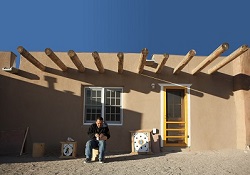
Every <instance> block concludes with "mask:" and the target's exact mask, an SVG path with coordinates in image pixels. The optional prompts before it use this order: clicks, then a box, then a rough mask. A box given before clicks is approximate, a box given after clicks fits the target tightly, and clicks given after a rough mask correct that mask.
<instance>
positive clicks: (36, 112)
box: [0, 52, 237, 155]
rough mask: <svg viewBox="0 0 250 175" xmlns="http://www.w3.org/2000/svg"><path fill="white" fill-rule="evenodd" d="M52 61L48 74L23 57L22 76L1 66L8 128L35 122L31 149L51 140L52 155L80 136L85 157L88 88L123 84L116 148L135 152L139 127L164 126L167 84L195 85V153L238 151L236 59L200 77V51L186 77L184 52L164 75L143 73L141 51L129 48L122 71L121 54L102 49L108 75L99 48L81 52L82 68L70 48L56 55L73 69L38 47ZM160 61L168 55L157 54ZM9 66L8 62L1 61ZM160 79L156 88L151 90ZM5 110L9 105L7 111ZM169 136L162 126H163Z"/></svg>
mask: <svg viewBox="0 0 250 175" xmlns="http://www.w3.org/2000/svg"><path fill="white" fill-rule="evenodd" d="M30 53H31V54H32V55H33V56H34V57H35V58H36V59H38V60H39V61H40V62H41V63H42V64H44V65H45V66H46V71H45V72H42V71H41V70H39V69H38V68H36V67H35V66H33V65H32V64H31V63H30V62H28V61H27V60H26V59H25V58H21V63H20V70H19V73H18V75H14V74H10V73H8V72H3V71H1V73H0V82H1V84H3V85H2V86H1V87H0V96H1V100H0V106H1V121H3V122H1V123H0V128H1V130H5V129H6V130H7V129H13V128H26V127H27V126H29V127H30V131H29V134H28V137H27V138H28V139H27V146H28V147H27V150H28V151H31V147H32V143H34V142H44V143H45V144H46V150H47V151H48V152H60V141H65V140H66V138H67V137H72V138H74V139H75V140H76V141H78V154H80V155H83V152H84V144H85V142H86V141H87V136H86V132H87V129H88V125H83V105H84V104H83V100H84V87H85V86H100V87H123V91H124V95H123V108H124V110H123V114H124V116H123V118H124V119H123V125H121V126H113V125H110V129H111V134H112V136H111V138H110V140H109V142H108V146H107V149H108V151H123V152H124V151H125V152H129V151H131V141H130V133H129V131H131V130H139V129H152V128H157V129H159V130H160V128H161V125H162V123H161V118H162V117H163V115H162V114H161V108H162V107H163V106H161V105H162V104H161V96H160V86H159V85H158V84H159V83H160V84H163V83H177V84H178V83H179V84H191V95H190V119H191V120H190V128H191V131H190V139H191V147H190V149H191V150H204V149H222V148H236V147H237V143H236V141H237V135H236V133H237V132H236V129H237V127H236V115H237V113H236V107H235V97H234V91H233V87H234V86H233V83H234V81H233V79H234V76H233V74H234V73H233V68H232V67H233V66H232V65H233V63H230V64H228V65H226V66H225V67H224V68H222V69H221V70H220V71H219V72H217V73H214V74H213V75H208V74H207V73H206V72H207V70H208V68H210V67H211V66H213V65H215V64H216V63H218V62H219V61H220V60H221V59H223V57H219V58H218V59H217V60H215V61H214V62H213V63H211V65H209V66H208V67H207V68H205V69H204V70H203V71H202V72H200V73H198V74H197V75H194V76H193V75H191V73H190V72H191V71H192V69H193V68H195V67H196V66H197V65H198V64H199V63H200V62H201V61H202V60H203V59H205V57H202V56H195V57H194V58H193V59H192V60H191V61H190V63H189V64H188V65H187V66H186V67H185V68H184V69H183V71H182V72H180V73H179V74H178V75H173V74H172V71H173V69H174V68H175V67H176V66H177V64H178V63H179V62H180V61H181V60H182V59H183V57H184V56H179V55H170V57H169V59H168V61H167V63H166V65H165V67H164V69H163V71H162V73H161V74H155V73H154V71H155V67H156V66H157V64H155V66H153V67H149V66H145V67H144V68H145V70H144V71H143V73H142V74H141V75H140V74H138V73H137V66H138V64H139V57H140V54H137V53H125V55H124V58H125V60H124V72H123V74H121V75H120V74H118V73H117V56H116V53H99V55H100V57H101V59H102V61H103V66H104V68H105V73H104V74H100V73H98V71H97V68H96V66H95V64H94V59H93V58H92V56H91V53H77V54H78V57H79V58H80V60H81V61H82V63H83V65H84V66H85V67H86V70H85V72H84V73H80V72H78V71H77V69H76V67H75V66H74V64H73V63H72V61H71V60H70V58H69V57H68V55H67V53H56V55H57V56H58V57H59V58H60V59H61V60H62V61H63V62H64V63H65V64H66V65H67V66H68V67H69V68H70V69H69V70H68V71H67V72H62V71H61V70H60V68H58V67H57V66H56V65H55V64H54V62H52V61H51V60H50V59H49V58H48V57H47V56H46V54H45V53H44V52H30ZM154 58H155V60H156V63H159V62H160V61H161V59H162V55H155V57H154ZM0 66H2V64H0ZM152 83H155V84H156V88H155V89H151V84H152ZM3 109H4V110H3ZM160 133H161V131H160Z"/></svg>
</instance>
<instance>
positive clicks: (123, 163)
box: [0, 150, 250, 175]
mask: <svg viewBox="0 0 250 175" xmlns="http://www.w3.org/2000/svg"><path fill="white" fill-rule="evenodd" d="M83 160H84V158H83V157H79V158H75V159H60V158H59V157H56V156H48V155H46V156H44V157H42V158H33V157H32V156H31V155H22V156H0V174H1V175H5V174H6V175H19V174H25V175H38V174H39V175H40V174H41V175H51V174H52V175H53V174H58V175H66V174H76V175H78V174H79V175H80V174H81V175H88V174H91V175H95V174H98V175H100V174H105V175H109V174H112V175H125V174H127V175H130V174H143V175H146V174H150V175H153V174H155V175H161V174H164V175H166V174H190V175H191V174H192V175H195V174H197V175H198V174H199V175H200V174H208V175H210V174H216V175H218V174H220V175H221V174H230V175H232V174H238V175H249V174H250V151H249V150H218V151H199V152H198V151H195V152H193V151H191V152H175V153H174V152H171V153H170V152H161V153H158V154H153V155H131V154H119V155H107V156H106V160H105V163H104V164H100V163H98V162H91V163H88V164H84V163H83Z"/></svg>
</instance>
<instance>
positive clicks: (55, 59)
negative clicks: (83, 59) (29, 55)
mask: <svg viewBox="0 0 250 175" xmlns="http://www.w3.org/2000/svg"><path fill="white" fill-rule="evenodd" d="M44 52H45V53H46V55H47V56H48V57H49V58H50V59H51V60H52V61H53V62H54V63H55V64H56V65H57V66H58V67H60V68H61V69H62V71H67V70H68V68H67V66H66V65H65V64H64V63H63V62H62V61H61V60H60V59H59V58H58V57H57V56H56V54H55V53H54V52H53V51H52V50H51V49H50V48H46V49H45V50H44Z"/></svg>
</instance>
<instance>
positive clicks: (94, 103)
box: [84, 88, 122, 124]
mask: <svg viewBox="0 0 250 175" xmlns="http://www.w3.org/2000/svg"><path fill="white" fill-rule="evenodd" d="M102 90H104V92H105V93H104V96H102V95H103V94H102ZM121 92H122V91H121V89H115V88H108V89H106V88H86V89H85V119H84V121H85V122H93V121H95V119H96V117H97V116H102V117H103V118H104V120H105V121H109V122H110V123H117V124H119V123H121V119H122V116H121ZM102 101H104V104H103V103H102ZM103 107H104V114H102V111H103V110H102V109H103Z"/></svg>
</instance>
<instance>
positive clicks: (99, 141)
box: [84, 117, 110, 163]
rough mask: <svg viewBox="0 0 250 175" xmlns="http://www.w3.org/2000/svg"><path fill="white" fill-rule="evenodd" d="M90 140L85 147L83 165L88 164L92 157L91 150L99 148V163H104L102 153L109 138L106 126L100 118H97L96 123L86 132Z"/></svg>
mask: <svg viewBox="0 0 250 175" xmlns="http://www.w3.org/2000/svg"><path fill="white" fill-rule="evenodd" d="M88 136H89V138H90V140H88V141H87V143H86V147H85V155H86V159H85V161H84V163H89V162H90V161H91V157H92V148H97V147H99V162H100V163H104V153H105V149H106V140H107V139H109V138H110V132H109V128H108V125H107V124H105V123H104V122H103V118H102V117H97V118H96V122H95V123H93V124H92V125H90V127H89V130H88Z"/></svg>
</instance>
